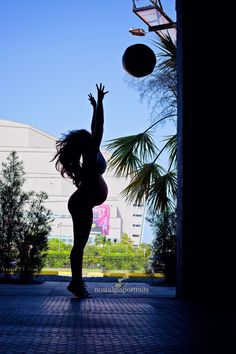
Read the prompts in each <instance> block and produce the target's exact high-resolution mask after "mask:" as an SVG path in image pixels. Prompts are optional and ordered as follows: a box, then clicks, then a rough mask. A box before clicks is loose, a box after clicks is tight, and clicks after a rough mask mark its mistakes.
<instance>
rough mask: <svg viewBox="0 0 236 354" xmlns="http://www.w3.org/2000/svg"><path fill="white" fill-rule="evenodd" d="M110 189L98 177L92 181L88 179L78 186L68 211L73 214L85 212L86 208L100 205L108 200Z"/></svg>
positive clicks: (70, 200) (69, 203)
mask: <svg viewBox="0 0 236 354" xmlns="http://www.w3.org/2000/svg"><path fill="white" fill-rule="evenodd" d="M107 194H108V188H107V184H106V182H105V181H104V179H103V178H102V176H100V175H98V176H96V177H93V178H92V179H87V180H85V181H83V182H81V184H80V185H79V186H78V189H77V190H76V191H75V193H73V194H72V195H71V197H70V199H69V202H68V209H69V211H70V213H71V214H74V212H76V213H78V211H79V210H81V211H82V212H83V210H84V209H85V208H86V206H90V207H94V206H95V205H100V204H102V203H103V202H105V200H106V199H107Z"/></svg>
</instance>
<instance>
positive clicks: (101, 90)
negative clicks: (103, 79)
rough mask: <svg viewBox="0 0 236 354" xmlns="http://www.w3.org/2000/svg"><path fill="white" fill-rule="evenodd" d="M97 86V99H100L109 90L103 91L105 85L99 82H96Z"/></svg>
mask: <svg viewBox="0 0 236 354" xmlns="http://www.w3.org/2000/svg"><path fill="white" fill-rule="evenodd" d="M96 86H97V92H98V101H100V102H101V101H102V100H103V98H104V96H105V95H106V94H107V93H108V92H109V91H104V90H105V86H104V85H102V84H100V85H99V86H98V85H97V84H96Z"/></svg>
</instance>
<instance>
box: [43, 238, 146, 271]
mask: <svg viewBox="0 0 236 354" xmlns="http://www.w3.org/2000/svg"><path fill="white" fill-rule="evenodd" d="M98 236H99V235H98ZM103 237H104V236H103ZM97 239H98V238H97ZM102 240H104V238H102ZM58 245H59V239H52V240H50V241H49V247H48V255H47V263H46V266H47V267H49V268H64V267H69V266H70V251H71V246H68V245H66V244H65V243H63V242H61V246H60V249H61V251H60V252H59V250H58ZM150 254H151V246H150V245H148V244H141V245H140V247H134V246H133V245H132V241H131V240H130V238H129V236H128V235H127V234H124V235H123V236H122V237H121V242H119V243H111V242H104V243H103V244H102V247H101V244H100V243H97V244H95V245H91V244H87V245H86V247H85V250H84V261H83V267H84V268H86V269H100V270H117V269H119V270H142V269H144V268H145V265H146V263H147V262H148V258H149V256H150Z"/></svg>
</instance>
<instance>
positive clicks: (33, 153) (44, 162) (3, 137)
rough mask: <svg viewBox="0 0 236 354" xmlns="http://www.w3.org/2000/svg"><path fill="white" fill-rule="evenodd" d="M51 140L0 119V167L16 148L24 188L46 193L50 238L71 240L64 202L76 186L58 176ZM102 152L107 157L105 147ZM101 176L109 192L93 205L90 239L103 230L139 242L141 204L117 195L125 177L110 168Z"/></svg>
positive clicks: (115, 238) (112, 237)
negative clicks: (23, 172) (50, 228)
mask: <svg viewBox="0 0 236 354" xmlns="http://www.w3.org/2000/svg"><path fill="white" fill-rule="evenodd" d="M55 142H56V138H55V137H53V136H51V135H48V134H47V133H45V132H43V131H41V130H38V129H36V128H34V127H32V126H30V125H28V124H23V123H19V122H13V121H9V120H1V119H0V170H1V164H2V162H3V161H5V160H6V158H7V156H8V155H9V154H10V152H12V151H16V152H17V154H18V156H19V158H20V160H22V161H23V163H24V169H25V173H26V176H25V177H26V182H25V186H24V189H25V190H26V191H29V190H34V191H36V192H39V191H45V192H46V193H47V194H48V200H47V202H46V206H47V207H48V208H49V209H51V210H52V212H53V217H54V222H53V223H52V230H51V234H50V238H53V237H59V238H60V239H61V240H62V241H64V242H66V243H70V244H72V242H73V229H72V220H71V217H70V214H69V212H68V209H67V202H68V199H69V196H70V195H71V194H72V193H73V192H74V191H75V188H76V187H75V186H74V185H73V184H72V182H71V181H70V180H68V179H65V178H62V177H61V175H60V173H59V172H57V171H56V169H55V165H54V162H51V160H52V158H53V157H54V155H55V152H56V149H55ZM103 154H104V156H105V158H107V153H106V152H105V151H103ZM104 179H105V181H106V183H107V185H108V189H109V194H108V198H107V200H106V202H105V203H104V204H103V205H102V206H99V207H95V208H94V224H93V227H92V230H91V235H90V242H92V241H93V239H94V236H95V235H96V234H98V233H104V234H107V238H108V239H110V240H111V241H112V242H119V240H120V237H121V235H122V234H123V233H127V234H128V235H129V237H130V238H131V239H132V240H133V244H134V245H136V246H138V245H139V244H140V242H142V232H143V224H144V207H143V206H134V205H128V204H127V203H126V202H125V201H124V200H123V199H122V198H121V196H120V192H121V191H122V190H123V189H124V188H125V187H126V186H127V183H128V182H127V180H126V178H124V177H119V178H117V177H114V175H113V172H112V171H109V170H107V171H106V172H105V173H104ZM101 221H103V225H102V222H101Z"/></svg>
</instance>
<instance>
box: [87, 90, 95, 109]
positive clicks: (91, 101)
mask: <svg viewBox="0 0 236 354" xmlns="http://www.w3.org/2000/svg"><path fill="white" fill-rule="evenodd" d="M88 99H89V102H90V103H91V105H92V106H93V108H96V100H95V98H94V97H93V95H92V94H91V93H89V94H88Z"/></svg>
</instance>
